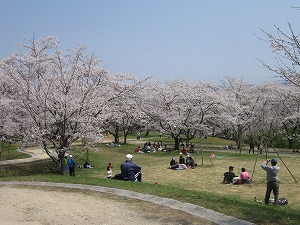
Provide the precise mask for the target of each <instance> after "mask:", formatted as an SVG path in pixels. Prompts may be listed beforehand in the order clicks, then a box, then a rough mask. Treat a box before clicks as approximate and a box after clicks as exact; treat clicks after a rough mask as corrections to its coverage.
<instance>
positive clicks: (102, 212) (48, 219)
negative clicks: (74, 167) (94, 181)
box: [0, 185, 215, 225]
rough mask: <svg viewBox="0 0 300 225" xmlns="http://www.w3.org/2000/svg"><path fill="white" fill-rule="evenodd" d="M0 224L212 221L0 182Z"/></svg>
mask: <svg viewBox="0 0 300 225" xmlns="http://www.w3.org/2000/svg"><path fill="white" fill-rule="evenodd" d="M0 196H1V200H0V203H1V205H2V207H1V210H0V224H6V225H19V224H22V225H27V224H28V225H29V224H30V225H44V224H45V225H46V224H55V225H65V224H70V225H77V224H89V225H94V224H102V225H106V224H107V225H108V224H109V225H122V224H126V225H135V224H149V225H155V224H161V225H162V224H164V225H168V224H169V225H174V224H182V225H183V224H191V225H193V224H194V225H196V224H200V225H201V224H208V225H209V224H215V223H212V222H209V221H207V220H205V219H202V218H199V217H196V216H193V215H190V214H188V213H185V212H183V211H180V210H174V209H171V208H169V207H165V206H158V205H156V204H153V203H149V202H144V201H140V200H136V199H130V198H126V197H120V196H116V195H113V194H108V193H96V192H93V191H83V190H73V189H61V188H55V187H20V186H18V187H11V186H1V185H0Z"/></svg>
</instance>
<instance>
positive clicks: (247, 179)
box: [240, 168, 251, 184]
mask: <svg viewBox="0 0 300 225" xmlns="http://www.w3.org/2000/svg"><path fill="white" fill-rule="evenodd" d="M240 178H241V180H242V183H243V184H250V183H251V178H250V175H249V173H248V172H247V171H246V169H245V168H242V172H241V174H240Z"/></svg>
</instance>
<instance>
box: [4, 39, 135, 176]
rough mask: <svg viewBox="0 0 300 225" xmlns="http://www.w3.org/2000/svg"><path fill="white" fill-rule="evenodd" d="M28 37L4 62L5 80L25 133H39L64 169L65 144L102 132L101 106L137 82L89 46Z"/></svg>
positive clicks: (37, 136) (49, 153) (62, 170)
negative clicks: (104, 63) (114, 70)
mask: <svg viewBox="0 0 300 225" xmlns="http://www.w3.org/2000/svg"><path fill="white" fill-rule="evenodd" d="M27 41H28V42H27V43H25V44H21V46H22V47H24V48H25V50H26V51H25V52H24V53H23V52H17V53H15V54H13V55H12V56H10V57H7V58H6V59H4V60H3V61H2V62H1V63H0V68H1V75H2V79H1V82H6V84H9V88H10V93H11V95H10V96H9V97H10V99H11V101H12V104H13V105H14V106H15V108H17V109H18V110H17V111H15V112H14V117H15V118H17V119H18V121H16V122H17V124H18V126H19V127H21V129H22V131H23V134H24V135H27V134H30V135H35V137H36V138H39V139H40V140H41V141H42V142H43V143H44V147H45V150H46V152H47V154H48V155H49V157H50V158H51V159H52V160H53V161H54V162H55V163H56V164H57V165H58V168H59V169H60V172H61V174H63V173H64V160H63V159H64V155H65V150H66V149H67V148H68V147H69V146H70V145H71V144H72V142H74V141H75V140H77V139H78V138H80V137H82V136H84V137H89V138H92V137H93V138H94V139H95V140H96V139H97V138H99V137H100V134H99V128H100V124H101V121H102V118H101V112H102V111H103V109H105V107H108V106H109V102H110V101H113V100H114V99H116V98H118V97H120V96H121V95H123V94H126V93H127V92H131V91H132V90H133V89H134V86H135V85H136V83H139V82H138V81H136V80H133V79H131V78H130V77H128V76H127V75H123V74H119V75H110V74H109V73H108V71H107V70H105V69H103V68H102V67H101V61H100V60H99V59H98V58H97V57H96V56H95V55H94V54H89V55H87V54H85V50H86V47H85V46H79V47H77V48H75V49H71V50H67V51H66V52H65V53H64V52H63V51H62V50H61V49H60V48H59V41H58V39H57V38H56V37H51V36H50V37H46V38H42V39H40V40H37V39H36V38H32V39H29V40H27ZM128 79H129V80H130V81H129V82H127V83H126V82H124V81H125V80H128ZM111 90H114V92H113V93H112V92H111ZM50 143H51V144H53V146H54V148H53V149H52V148H49V144H50Z"/></svg>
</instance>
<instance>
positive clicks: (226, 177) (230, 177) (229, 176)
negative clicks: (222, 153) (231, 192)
mask: <svg viewBox="0 0 300 225" xmlns="http://www.w3.org/2000/svg"><path fill="white" fill-rule="evenodd" d="M228 169H229V170H228V171H227V172H225V173H224V179H223V183H226V184H230V183H232V180H233V178H235V177H236V175H235V173H234V172H233V169H234V167H233V166H229V167H228Z"/></svg>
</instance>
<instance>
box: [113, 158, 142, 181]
mask: <svg viewBox="0 0 300 225" xmlns="http://www.w3.org/2000/svg"><path fill="white" fill-rule="evenodd" d="M132 158H133V156H132V155H131V154H127V155H126V160H125V162H123V163H122V164H121V166H120V169H121V174H117V175H115V176H114V177H113V178H114V179H118V180H129V181H142V172H141V171H142V168H141V167H140V166H138V165H137V164H136V163H134V162H132Z"/></svg>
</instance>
